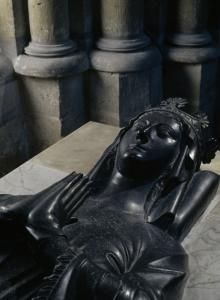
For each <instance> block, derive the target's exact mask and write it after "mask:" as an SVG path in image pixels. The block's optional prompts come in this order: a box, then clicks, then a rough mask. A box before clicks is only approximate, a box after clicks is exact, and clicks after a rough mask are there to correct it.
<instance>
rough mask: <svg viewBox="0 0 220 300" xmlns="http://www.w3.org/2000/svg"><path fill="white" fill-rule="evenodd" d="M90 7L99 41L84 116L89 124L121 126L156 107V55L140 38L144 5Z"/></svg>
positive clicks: (119, 0)
mask: <svg viewBox="0 0 220 300" xmlns="http://www.w3.org/2000/svg"><path fill="white" fill-rule="evenodd" d="M95 4H96V13H97V15H98V16H99V19H98V20H99V22H98V24H96V26H97V27H98V32H99V35H98V37H97V40H96V47H97V50H94V51H92V53H91V65H92V68H93V71H92V72H91V80H90V104H91V110H90V112H91V116H92V119H93V120H96V121H101V122H106V123H109V124H114V125H120V126H121V125H124V124H126V123H127V122H128V119H130V118H131V117H132V116H134V115H135V114H137V113H138V112H140V111H141V110H143V109H144V107H145V106H146V105H147V104H149V102H152V103H156V102H157V101H159V98H160V97H161V89H160V84H161V68H160V54H159V52H158V50H157V49H156V48H155V47H153V46H152V45H151V41H150V39H149V37H148V36H146V35H145V34H144V0H136V1H133V0H97V1H96V2H95ZM156 78H157V79H156ZM155 79H156V80H157V83H158V88H157V89H154V87H153V84H154V82H155Z"/></svg>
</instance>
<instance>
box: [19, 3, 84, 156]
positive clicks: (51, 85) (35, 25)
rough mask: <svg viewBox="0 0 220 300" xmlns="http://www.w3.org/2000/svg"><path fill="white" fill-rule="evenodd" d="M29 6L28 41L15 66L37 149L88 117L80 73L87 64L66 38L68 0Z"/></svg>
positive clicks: (67, 36)
mask: <svg viewBox="0 0 220 300" xmlns="http://www.w3.org/2000/svg"><path fill="white" fill-rule="evenodd" d="M28 9H29V23H30V33H31V41H30V43H29V45H28V46H27V47H26V48H25V54H24V55H20V56H19V57H18V58H17V60H16V61H15V70H16V72H17V73H18V74H21V75H22V80H21V85H22V89H23V91H24V93H25V97H24V99H25V106H26V115H27V120H29V126H30V128H31V137H32V139H33V141H32V144H33V153H36V152H38V151H41V150H42V149H44V148H45V147H47V146H49V145H51V144H52V143H54V142H56V141H57V140H58V139H59V138H60V137H61V136H64V135H66V134H68V133H70V132H71V131H73V130H74V129H76V128H78V127H79V126H81V125H82V124H83V123H84V122H85V121H86V118H87V117H86V108H85V101H84V91H83V90H84V88H83V75H82V74H83V72H84V71H85V70H87V69H88V65H89V64H88V58H87V56H86V55H85V53H84V52H79V51H77V47H76V43H75V42H74V41H72V40H70V32H69V7H68V0H62V1H61V0H29V1H28Z"/></svg>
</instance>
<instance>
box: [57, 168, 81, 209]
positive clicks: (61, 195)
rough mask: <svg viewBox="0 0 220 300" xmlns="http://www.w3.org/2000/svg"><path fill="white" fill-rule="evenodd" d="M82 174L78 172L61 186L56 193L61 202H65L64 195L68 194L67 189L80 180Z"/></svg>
mask: <svg viewBox="0 0 220 300" xmlns="http://www.w3.org/2000/svg"><path fill="white" fill-rule="evenodd" d="M82 176H83V175H82V174H78V175H77V176H76V177H74V178H73V179H72V180H71V181H70V182H69V183H68V184H67V185H66V186H65V187H63V188H62V190H61V192H60V193H59V194H58V195H57V197H58V198H60V199H62V201H63V204H64V202H65V196H66V195H67V194H68V192H69V190H70V189H71V188H72V187H73V186H75V184H76V183H77V182H78V181H79V180H81V178H82Z"/></svg>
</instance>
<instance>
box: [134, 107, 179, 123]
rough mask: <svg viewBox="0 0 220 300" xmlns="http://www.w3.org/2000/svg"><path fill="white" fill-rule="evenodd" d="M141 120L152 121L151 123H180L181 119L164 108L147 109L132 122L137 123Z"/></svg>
mask: <svg viewBox="0 0 220 300" xmlns="http://www.w3.org/2000/svg"><path fill="white" fill-rule="evenodd" d="M143 122H146V123H148V122H153V123H163V122H165V123H166V124H167V123H168V124H169V123H170V124H171V123H174V122H175V123H178V124H180V123H181V124H182V122H183V120H182V119H181V118H180V117H179V116H177V115H176V114H174V113H172V112H170V111H164V110H158V111H157V110H153V111H148V112H145V113H143V114H142V115H140V116H139V117H138V118H137V119H136V120H135V122H134V124H135V125H136V124H139V123H143Z"/></svg>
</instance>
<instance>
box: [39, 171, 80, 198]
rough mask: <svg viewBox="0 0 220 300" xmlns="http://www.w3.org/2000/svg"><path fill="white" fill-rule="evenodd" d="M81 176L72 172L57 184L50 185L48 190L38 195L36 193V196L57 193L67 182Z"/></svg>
mask: <svg viewBox="0 0 220 300" xmlns="http://www.w3.org/2000/svg"><path fill="white" fill-rule="evenodd" d="M80 175H81V174H76V172H73V173H71V174H69V175H67V176H66V177H65V178H63V179H61V180H60V181H58V182H55V183H54V184H52V185H51V186H49V187H48V188H46V189H45V190H43V191H41V192H40V193H38V194H37V195H38V196H41V195H44V196H45V195H46V194H50V193H51V194H56V193H58V192H59V191H60V190H61V189H62V188H63V187H64V186H65V185H66V184H67V183H68V182H69V181H71V180H73V178H75V177H77V176H80ZM81 176H82V175H81Z"/></svg>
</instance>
